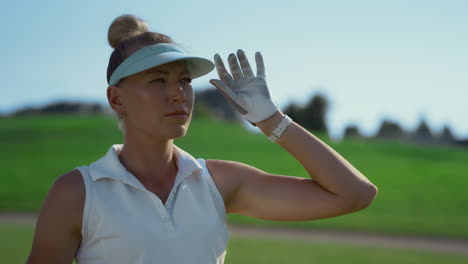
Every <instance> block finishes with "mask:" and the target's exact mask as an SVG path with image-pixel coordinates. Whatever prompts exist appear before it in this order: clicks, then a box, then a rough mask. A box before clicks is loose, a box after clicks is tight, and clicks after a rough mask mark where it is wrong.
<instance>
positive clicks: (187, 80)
mask: <svg viewBox="0 0 468 264" xmlns="http://www.w3.org/2000/svg"><path fill="white" fill-rule="evenodd" d="M181 82H184V83H191V82H192V79H190V78H183V79H182V80H181Z"/></svg>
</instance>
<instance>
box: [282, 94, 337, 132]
mask: <svg viewBox="0 0 468 264" xmlns="http://www.w3.org/2000/svg"><path fill="white" fill-rule="evenodd" d="M327 111H328V100H327V98H326V97H325V96H324V95H322V94H316V95H314V96H313V97H311V99H310V100H309V101H308V102H307V103H306V105H305V106H304V107H300V106H298V105H297V104H295V103H290V104H289V105H288V106H287V107H286V108H285V110H284V113H285V114H287V115H288V116H290V117H291V118H292V119H293V120H294V121H295V122H296V123H298V124H300V125H301V126H303V127H304V128H306V129H308V130H311V131H316V132H323V133H326V134H328V128H327V125H326V121H325V119H326V114H327Z"/></svg>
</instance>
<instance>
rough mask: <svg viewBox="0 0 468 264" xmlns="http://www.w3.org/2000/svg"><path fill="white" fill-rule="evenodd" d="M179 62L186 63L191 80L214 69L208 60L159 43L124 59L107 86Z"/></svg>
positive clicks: (173, 46) (171, 45) (170, 45)
mask: <svg viewBox="0 0 468 264" xmlns="http://www.w3.org/2000/svg"><path fill="white" fill-rule="evenodd" d="M180 60H185V61H187V62H188V68H189V69H188V70H189V72H190V77H191V78H192V79H195V78H198V77H200V76H203V75H205V74H207V73H209V72H211V71H212V70H213V69H214V64H213V62H211V61H210V60H208V59H205V58H201V57H195V56H190V55H188V54H187V53H186V52H185V51H184V50H183V49H182V48H180V47H178V46H177V45H174V44H168V43H159V44H154V45H150V46H146V47H143V48H141V49H139V50H137V51H136V52H134V53H133V54H132V55H130V56H129V57H128V58H126V59H125V60H124V61H123V62H122V63H121V64H120V65H119V66H118V67H117V69H115V71H114V72H113V73H112V76H111V77H110V80H109V85H116V84H117V83H119V81H120V80H121V79H123V78H125V77H127V76H130V75H132V74H135V73H139V72H142V71H144V70H147V69H151V68H153V67H156V66H159V65H163V64H166V63H169V62H173V61H180Z"/></svg>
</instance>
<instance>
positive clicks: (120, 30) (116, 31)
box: [107, 14, 149, 49]
mask: <svg viewBox="0 0 468 264" xmlns="http://www.w3.org/2000/svg"><path fill="white" fill-rule="evenodd" d="M148 31H149V28H148V25H147V24H146V23H145V21H143V20H142V19H141V18H139V17H136V16H134V15H128V14H126V15H121V16H119V17H117V18H116V19H114V21H112V24H111V25H110V26H109V31H108V33H107V40H108V41H109V44H110V45H111V47H112V48H114V49H115V48H116V47H117V46H118V45H119V43H120V42H122V41H124V40H126V39H129V38H131V37H134V36H136V35H139V34H141V33H144V32H148Z"/></svg>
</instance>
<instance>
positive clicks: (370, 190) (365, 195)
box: [354, 184, 379, 211]
mask: <svg viewBox="0 0 468 264" xmlns="http://www.w3.org/2000/svg"><path fill="white" fill-rule="evenodd" d="M365 189H366V190H365V191H362V192H361V193H360V195H359V197H358V198H357V199H356V200H355V203H354V211H360V210H363V209H366V208H367V207H369V206H370V205H371V204H372V202H374V200H375V198H376V197H377V193H378V192H379V189H378V188H377V186H375V185H373V184H371V185H369V186H367V187H366V188H365Z"/></svg>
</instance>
